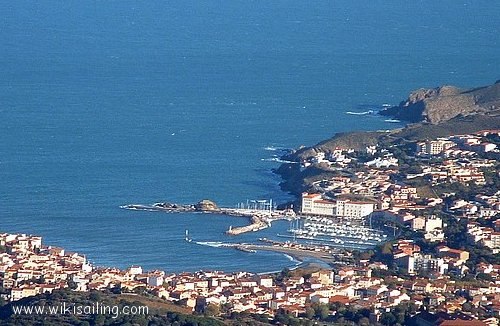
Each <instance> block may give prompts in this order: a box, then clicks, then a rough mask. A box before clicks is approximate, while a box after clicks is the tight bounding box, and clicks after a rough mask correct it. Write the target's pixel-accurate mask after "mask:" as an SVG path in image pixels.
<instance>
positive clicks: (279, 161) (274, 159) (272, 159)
mask: <svg viewBox="0 0 500 326" xmlns="http://www.w3.org/2000/svg"><path fill="white" fill-rule="evenodd" d="M260 160H261V161H267V162H278V163H297V162H293V161H287V160H282V159H280V158H279V157H270V158H261V159H260Z"/></svg>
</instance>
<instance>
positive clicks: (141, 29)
mask: <svg viewBox="0 0 500 326" xmlns="http://www.w3.org/2000/svg"><path fill="white" fill-rule="evenodd" d="M0 12H1V14H0V137H1V138H0V231H4V232H24V233H34V234H39V235H42V236H43V237H44V238H45V243H47V244H53V245H59V246H63V247H65V248H67V249H69V250H73V251H78V252H81V253H84V254H86V255H87V256H88V258H89V259H90V260H91V261H92V262H94V263H96V264H98V265H105V266H117V267H126V266H129V265H131V264H140V265H142V266H143V267H144V268H147V269H152V268H160V269H163V270H166V271H175V272H177V271H194V270H199V269H222V270H228V271H232V270H250V271H254V272H263V271H269V270H279V269H281V268H283V267H285V266H293V265H294V264H295V262H293V261H290V259H288V258H287V257H285V256H283V255H280V254H274V253H257V254H248V253H242V252H239V251H236V250H231V249H221V248H212V247H207V246H201V245H196V244H194V243H187V242H184V241H182V239H183V238H184V230H185V229H189V230H190V232H191V235H192V237H193V238H194V239H195V240H198V241H254V240H255V239H256V238H258V237H266V236H267V237H272V236H274V235H275V234H276V233H279V232H284V230H285V229H286V227H287V223H286V222H282V223H277V224H276V225H275V226H274V227H273V228H271V229H268V230H265V231H261V232H256V233H253V234H247V235H243V236H241V238H229V237H227V236H225V235H224V234H223V231H224V230H226V229H227V228H228V227H229V225H233V226H236V225H242V224H244V223H246V220H244V219H240V218H232V217H227V216H213V215H197V214H185V215H179V214H160V213H150V212H131V211H125V210H121V209H119V208H118V207H119V206H120V205H122V204H128V203H153V202H157V201H173V202H179V203H192V202H196V201H198V200H200V199H203V198H210V199H213V200H215V201H216V202H217V203H219V204H220V205H222V206H233V205H236V204H237V203H238V202H241V201H245V200H246V199H247V198H273V199H274V200H276V201H286V200H288V199H290V197H289V196H288V195H287V194H285V193H283V192H281V191H280V189H279V186H278V182H279V179H278V178H277V177H276V176H274V175H273V174H272V173H271V172H270V170H271V169H272V168H275V167H277V165H278V163H276V162H273V161H272V160H271V159H272V158H273V157H274V156H273V155H278V154H279V153H278V151H272V150H269V147H270V148H273V147H278V148H295V147H298V146H300V145H311V144H314V143H316V142H318V141H320V140H322V139H324V138H327V137H330V136H331V135H333V134H334V133H335V132H339V131H348V130H354V129H356V130H375V129H390V128H394V127H397V126H400V124H399V125H398V124H395V123H390V122H386V121H384V118H382V117H379V116H376V115H349V114H346V112H347V111H351V112H363V111H367V110H368V109H369V108H371V107H376V106H380V105H381V104H383V103H390V104H397V103H398V102H399V101H400V100H402V99H404V98H405V97H406V96H407V94H408V93H409V92H410V91H411V90H413V89H416V88H419V87H434V86H438V85H441V84H453V85H458V86H463V87H469V86H476V85H484V84H489V83H492V82H494V81H495V80H497V79H499V76H498V73H499V71H500V69H499V68H500V63H499V59H498V53H499V52H500V51H499V50H500V44H499V41H500V40H499V38H498V35H500V30H499V29H500V25H499V24H498V17H500V5H499V4H498V3H497V2H496V1H489V0H474V1H473V0H461V1H457V0H442V1H433V0H417V1H411V2H407V1H406V2H405V1H395V0H389V1H387V0H384V1H381V0H375V1H348V0H339V1H325V0H319V1H313V2H310V1H298V0H287V1H284V0H276V1H262V0H245V1H242V0H231V1H207V2H205V1H147V2H140V1H131V0H120V1H111V0H110V1H75V0H72V1H52V0H51V1H48V0H41V1H36V2H32V1H25V0H20V1H4V2H2V3H1V4H0ZM266 148H267V149H266Z"/></svg>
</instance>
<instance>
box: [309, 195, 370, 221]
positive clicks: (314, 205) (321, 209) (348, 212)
mask: <svg viewBox="0 0 500 326" xmlns="http://www.w3.org/2000/svg"><path fill="white" fill-rule="evenodd" d="M375 205H376V204H375V203H371V202H355V201H350V200H348V199H345V200H340V199H339V200H336V201H331V200H325V199H323V198H322V196H321V195H320V194H308V193H303V194H302V213H303V214H308V215H324V216H336V217H347V218H352V219H361V218H363V217H366V216H369V215H370V214H371V213H372V212H373V211H374V209H375Z"/></svg>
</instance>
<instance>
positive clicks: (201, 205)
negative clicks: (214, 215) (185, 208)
mask: <svg viewBox="0 0 500 326" xmlns="http://www.w3.org/2000/svg"><path fill="white" fill-rule="evenodd" d="M194 208H195V209H196V210H197V211H218V210H219V207H217V204H216V203H214V202H213V201H211V200H208V199H204V200H202V201H200V202H198V203H197V204H196V205H194Z"/></svg>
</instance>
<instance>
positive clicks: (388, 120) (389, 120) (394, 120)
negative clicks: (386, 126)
mask: <svg viewBox="0 0 500 326" xmlns="http://www.w3.org/2000/svg"><path fill="white" fill-rule="evenodd" d="M384 121H385V122H392V123H398V122H401V120H398V119H385V120H384Z"/></svg>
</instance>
